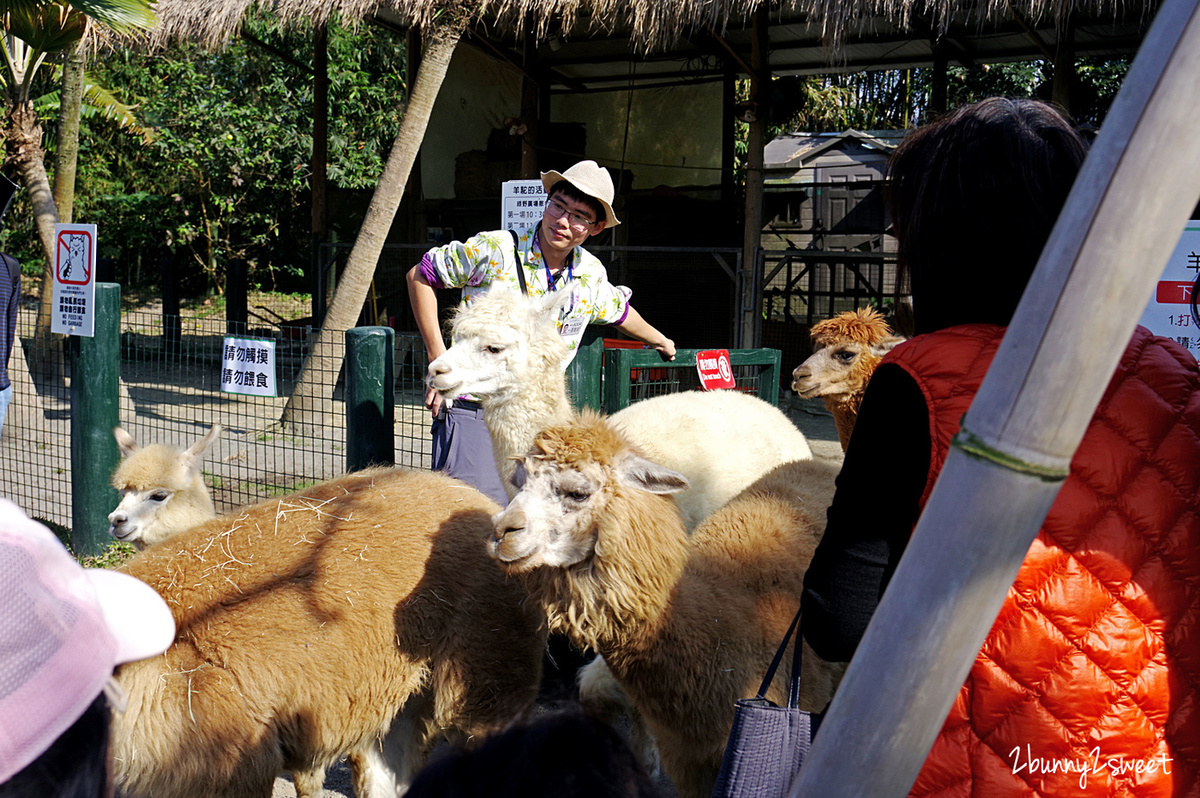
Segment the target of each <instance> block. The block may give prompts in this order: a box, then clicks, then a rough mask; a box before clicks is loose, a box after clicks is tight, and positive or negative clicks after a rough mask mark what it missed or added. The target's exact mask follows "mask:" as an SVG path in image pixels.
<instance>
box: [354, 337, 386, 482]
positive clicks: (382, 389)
mask: <svg viewBox="0 0 1200 798" xmlns="http://www.w3.org/2000/svg"><path fill="white" fill-rule="evenodd" d="M394 338H395V332H394V331H393V330H392V328H391V327H355V328H354V329H351V330H347V331H346V470H347V471H358V470H361V469H363V468H366V467H367V466H371V465H393V464H394V463H395V462H396V450H395V432H394V423H395V418H396V380H395V374H394V366H393V360H392V357H393V355H392V351H393V349H394V346H395V342H394Z"/></svg>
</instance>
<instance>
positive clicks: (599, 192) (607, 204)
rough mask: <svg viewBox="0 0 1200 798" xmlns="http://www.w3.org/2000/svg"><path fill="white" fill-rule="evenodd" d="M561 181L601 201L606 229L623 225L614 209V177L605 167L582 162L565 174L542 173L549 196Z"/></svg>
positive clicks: (592, 162)
mask: <svg viewBox="0 0 1200 798" xmlns="http://www.w3.org/2000/svg"><path fill="white" fill-rule="evenodd" d="M559 180H566V181H567V182H568V183H570V184H571V185H573V186H575V188H577V189H579V190H580V191H582V192H583V193H584V194H587V195H588V196H589V197H592V198H593V199H596V200H599V201H600V204H601V205H603V206H604V226H605V227H616V226H617V225H619V224H620V223H621V222H620V220H619V219H617V215H616V214H615V213H613V209H612V201H613V195H614V194H615V193H616V189H614V188H613V181H612V177H610V176H609V174H608V170H607V169H605V168H604V167H603V166H600V165H599V164H598V163H596V162H595V161H580V162H579V163H577V164H575V165H574V166H572V167H571V168H570V169H568V170H567V171H565V172H555V171H553V170H551V171H549V172H542V186H543V187H544V188H545V189H546V193H547V194H549V193H550V189H551V188H553V187H554V184H555V183H557V182H558V181H559Z"/></svg>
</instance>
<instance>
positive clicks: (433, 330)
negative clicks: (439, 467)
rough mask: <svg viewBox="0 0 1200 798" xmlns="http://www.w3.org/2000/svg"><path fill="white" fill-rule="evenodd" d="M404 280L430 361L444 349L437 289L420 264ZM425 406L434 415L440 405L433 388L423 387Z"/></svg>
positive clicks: (418, 329) (438, 396)
mask: <svg viewBox="0 0 1200 798" xmlns="http://www.w3.org/2000/svg"><path fill="white" fill-rule="evenodd" d="M406 282H407V283H408V301H409V303H410V304H411V305H412V309H413V317H414V318H415V319H416V322H417V331H418V332H420V333H421V340H422V341H424V342H425V355H426V357H428V360H429V362H430V363H432V362H433V361H434V360H436V359H437V358H439V357H441V355H442V353H443V352H445V351H446V342H445V340H443V339H442V328H441V324H439V323H438V302H437V291H436V289H434V287H433V286H432V285H430V284H429V281H428V280H426V279H425V276H424V275H423V274H421V267H420V265H417V266H413V267H412V268H411V269H409V270H408V276H407V277H406ZM425 406H426V407H428V408H429V409H430V410H431V411H433V414H434V415H435V416H436V415H437V413H438V410H440V409H441V407H442V397H441V396H440V395H439V394H438V392H437V391H435V390H433V388H430V387H426V388H425Z"/></svg>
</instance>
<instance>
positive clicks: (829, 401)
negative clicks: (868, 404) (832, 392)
mask: <svg viewBox="0 0 1200 798" xmlns="http://www.w3.org/2000/svg"><path fill="white" fill-rule="evenodd" d="M861 405H862V393H861V392H859V393H852V394H841V395H840V396H826V397H825V407H826V409H828V410H829V412H830V413H832V414H833V424H834V426H835V427H837V434H838V441H839V442H840V443H841V444H842V451H843V452H844V451H846V447H847V446H849V445H850V433H851V432H853V431H854V422H855V421H857V420H858V408H859V406H861Z"/></svg>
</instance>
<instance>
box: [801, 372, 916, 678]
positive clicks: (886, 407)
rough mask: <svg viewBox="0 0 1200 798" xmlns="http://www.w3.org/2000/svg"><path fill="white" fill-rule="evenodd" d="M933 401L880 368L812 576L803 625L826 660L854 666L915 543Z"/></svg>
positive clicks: (807, 578) (906, 378)
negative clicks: (901, 563)
mask: <svg viewBox="0 0 1200 798" xmlns="http://www.w3.org/2000/svg"><path fill="white" fill-rule="evenodd" d="M929 447H930V437H929V412H928V410H927V408H926V404H925V397H924V396H923V395H922V393H921V391H920V389H919V388H918V387H917V384H916V383H915V382H914V381H913V379H912V378H911V377H910V376H909V375H908V374H907V372H905V371H904V370H903V369H902V368H900V367H899V366H893V365H884V366H882V367H880V368H879V369H878V370H876V372H875V374H874V376H872V378H871V382H870V383H868V385H867V390H866V393H865V395H864V396H863V402H862V407H861V409H860V410H859V414H858V420H857V422H856V423H855V427H854V433H853V435H852V436H851V437H850V444H849V446H848V447H847V449H846V458H845V460H844V462H843V464H842V470H841V473H840V474H839V475H838V478H837V491H836V493H835V494H834V497H833V504H832V505H830V507H829V511H828V513H827V515H826V518H827V521H828V523H827V526H826V528H825V536H824V537H823V538H822V539H821V542H820V544H819V545H818V546H817V551H816V554H815V555H814V556H813V561H812V564H811V565H810V566H809V568H808V572H807V573H806V574H805V576H804V595H803V598H802V600H801V606H802V607H803V614H802V618H803V621H802V624H801V625H802V627H803V630H804V638H805V639H806V640H807V641H808V643H809V645H811V646H812V648H813V651H815V652H816V653H817V654H818V656H820V657H822V658H823V659H825V660H828V661H830V662H847V661H849V659H850V658H851V657H852V656H853V655H854V649H855V648H857V647H858V641H859V640H861V639H862V635H863V632H864V631H866V628H867V623H868V622H869V621H870V620H871V615H872V614H873V613H874V612H875V607H876V606H878V604H879V599H880V597H881V596H882V595H883V590H884V588H886V587H887V583H888V580H889V579H891V576H892V573H893V572H894V571H895V570H896V564H897V563H898V562H899V560H900V555H901V554H903V553H904V547H905V546H906V545H908V539H909V536H910V535H911V534H912V530H913V525H914V524H915V523H916V520H917V508H918V505H919V503H920V499H921V493H922V491H923V490H924V489H925V480H926V476H927V474H928V472H929Z"/></svg>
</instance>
